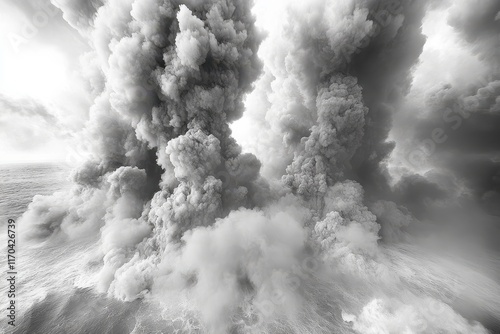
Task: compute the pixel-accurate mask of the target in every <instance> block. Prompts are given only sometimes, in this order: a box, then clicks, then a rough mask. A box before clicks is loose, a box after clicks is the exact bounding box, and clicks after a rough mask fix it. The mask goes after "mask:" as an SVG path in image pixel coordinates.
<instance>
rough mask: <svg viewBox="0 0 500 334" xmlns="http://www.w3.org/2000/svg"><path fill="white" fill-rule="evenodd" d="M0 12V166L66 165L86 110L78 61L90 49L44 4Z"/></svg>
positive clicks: (4, 6)
mask: <svg viewBox="0 0 500 334" xmlns="http://www.w3.org/2000/svg"><path fill="white" fill-rule="evenodd" d="M0 10H1V13H2V19H1V23H0V103H1V104H2V116H0V117H1V120H0V124H1V131H0V136H1V142H2V144H1V147H0V152H1V153H0V155H1V156H2V159H1V162H2V163H9V162H50V161H66V160H67V156H68V154H70V153H71V151H72V150H71V135H69V134H68V133H70V132H72V130H74V129H78V128H79V127H82V122H83V121H84V119H85V113H86V112H85V109H88V106H89V98H88V96H87V93H86V92H85V89H84V87H85V86H84V85H82V82H83V81H82V79H81V74H80V72H81V71H80V66H79V60H78V59H79V57H80V56H81V55H82V54H83V53H84V52H86V51H87V49H88V45H86V43H85V42H84V40H83V39H82V38H81V36H80V35H79V34H78V33H77V32H76V31H75V30H74V29H73V28H71V27H70V26H69V25H68V24H67V22H66V21H64V20H63V18H62V13H61V12H60V10H59V9H57V8H56V7H54V6H53V5H52V4H51V3H50V2H48V1H46V2H44V1H23V2H17V1H2V3H1V4H0ZM70 114H71V115H76V117H75V116H71V117H68V116H69V115H70ZM51 116H53V117H51ZM56 120H57V122H56Z"/></svg>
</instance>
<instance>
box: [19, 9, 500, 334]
mask: <svg viewBox="0 0 500 334" xmlns="http://www.w3.org/2000/svg"><path fill="white" fill-rule="evenodd" d="M58 6H59V7H60V8H61V9H62V10H63V12H64V17H65V18H66V19H67V20H68V22H69V23H70V24H72V25H73V26H74V27H76V28H77V29H79V31H81V33H82V35H84V36H85V37H87V38H88V42H89V44H90V45H91V47H92V51H91V52H90V53H89V54H87V55H85V56H84V57H83V59H82V61H83V62H84V65H85V75H86V76H87V77H88V80H89V83H90V85H91V90H92V92H91V93H92V96H93V98H94V104H93V106H92V108H91V110H90V119H89V121H88V123H87V126H86V130H85V132H86V137H87V138H88V142H87V143H86V144H87V146H88V148H89V150H90V152H91V154H92V157H91V159H90V160H89V161H88V162H86V163H85V164H84V165H83V166H82V167H80V168H79V169H78V170H76V171H75V172H74V174H73V179H74V183H75V186H74V187H73V189H72V190H71V191H70V192H69V193H56V194H54V195H53V196H52V197H36V198H35V199H34V201H33V203H32V204H31V205H30V207H29V210H28V211H27V212H26V213H25V215H24V216H23V221H22V227H23V230H24V234H23V235H24V236H25V237H26V238H29V239H36V240H48V242H51V241H52V242H54V241H56V240H57V241H59V240H64V241H65V242H71V240H74V239H75V238H81V237H82V236H95V235H98V237H99V247H100V254H101V256H100V259H102V261H101V262H100V264H101V269H100V272H99V275H98V276H99V278H98V283H97V284H98V289H99V290H100V291H101V292H105V293H107V294H109V295H110V296H112V297H115V298H118V299H120V300H124V301H133V300H136V299H147V300H156V301H159V302H161V303H162V304H163V305H164V306H165V310H167V311H166V313H171V317H172V319H173V318H175V317H178V316H179V314H190V315H191V316H192V317H193V318H194V319H195V320H194V324H193V323H192V322H190V324H191V325H192V326H195V327H196V326H199V328H202V329H203V330H204V331H205V332H211V333H225V332H230V331H244V330H250V331H252V332H259V333H264V332H273V333H281V332H287V333H324V332H353V331H356V332H360V333H366V332H369V328H375V327H374V326H375V324H374V323H375V322H376V323H377V324H376V326H379V327H376V328H380V330H379V331H376V330H375V331H373V332H374V333H375V332H376V333H378V332H382V333H400V332H404V331H407V332H415V331H419V330H422V329H421V328H422V326H423V325H422V324H425V325H426V326H428V327H426V328H429V329H432V330H433V331H439V330H443V328H445V329H449V327H447V326H451V325H453V326H455V328H456V329H457V331H458V332H477V333H482V332H485V329H484V328H483V327H482V326H481V325H480V324H478V323H476V322H469V321H468V320H466V319H465V318H463V317H462V316H461V315H459V314H458V313H456V312H455V311H454V310H453V309H452V307H450V306H448V304H447V303H445V302H443V301H442V299H441V298H439V297H436V296H439V293H441V292H440V291H439V290H440V289H441V290H443V291H444V290H446V291H449V290H451V288H450V284H451V283H450V281H449V280H446V279H445V277H446V274H443V273H436V274H435V276H434V277H432V278H428V277H424V275H422V276H418V270H419V269H418V268H419V267H418V264H411V265H409V267H410V269H408V270H407V271H405V270H404V263H405V261H408V259H413V258H412V257H411V256H409V255H408V256H407V257H405V256H403V255H401V254H406V253H405V251H404V250H401V251H400V252H396V251H395V252H394V253H391V252H389V251H386V249H385V247H384V246H381V240H380V239H381V237H382V238H383V240H382V242H388V243H390V242H399V241H403V240H406V239H408V238H409V236H408V235H407V232H406V231H404V228H405V227H407V226H408V225H411V224H412V223H413V222H414V221H416V219H414V218H413V217H412V216H411V215H410V213H409V211H408V210H407V209H406V208H404V207H402V206H400V203H395V202H394V201H391V199H394V196H393V194H392V192H391V190H390V189H389V185H388V184H389V179H388V175H387V171H386V167H385V161H386V159H387V158H388V155H389V153H390V152H391V150H392V148H393V146H394V145H393V144H392V143H388V142H387V141H386V140H387V136H388V132H389V129H390V123H391V112H392V110H393V109H394V108H397V106H398V105H399V103H400V102H401V99H402V98H403V97H404V95H405V94H406V92H407V90H408V86H409V81H410V77H409V75H410V68H411V67H412V66H413V65H414V64H415V63H416V61H417V59H418V56H419V54H420V52H421V50H422V46H423V43H424V38H423V36H422V34H421V31H420V26H421V20H422V18H423V16H424V13H425V8H426V4H425V2H415V1H395V2H394V1H383V0H380V1H375V0H373V1H365V0H348V1H344V0H342V1H340V0H338V1H325V0H312V1H309V2H305V3H304V4H290V5H289V6H287V10H286V20H287V22H288V23H287V24H285V25H284V27H283V29H282V31H281V32H280V33H279V36H277V35H274V34H271V35H270V36H268V37H267V39H266V40H265V42H264V44H263V47H264V48H265V50H266V52H267V55H266V56H264V58H263V61H264V66H263V65H262V63H261V61H260V60H259V59H258V57H257V51H258V48H259V44H260V42H261V40H262V36H261V34H259V33H258V31H257V30H256V27H255V25H254V17H253V15H252V14H251V6H252V4H251V3H250V2H249V1H245V0H235V1H228V0H210V1H195V0H192V1H191V0H186V1H177V0H126V1H122V0H108V1H90V2H85V3H81V2H79V1H63V2H61V3H60V4H58ZM259 75H260V78H259ZM257 79H258V80H257ZM254 84H255V85H257V88H256V89H255V90H253V93H252V96H257V97H258V98H257V99H254V100H253V102H251V99H249V103H248V104H249V105H250V106H249V108H248V109H249V112H250V113H253V111H255V113H254V115H255V117H253V116H250V117H251V118H252V119H253V121H252V120H250V121H249V123H248V124H249V125H248V126H250V127H255V128H256V131H255V133H256V134H257V135H258V138H256V146H257V148H256V149H255V150H254V151H255V153H256V154H257V155H258V156H259V158H260V159H261V160H259V159H257V157H256V156H255V155H253V154H250V153H242V149H241V147H240V146H239V145H238V144H237V143H236V141H235V140H234V139H233V138H232V136H231V130H230V127H229V124H230V123H231V122H233V121H235V120H237V119H238V118H240V117H241V116H242V114H243V110H244V104H243V100H244V97H245V95H246V94H248V93H250V92H251V91H252V89H253V88H254V86H253V85H254ZM252 103H253V105H252ZM254 108H257V109H259V108H260V109H261V110H253V109H254ZM263 120H265V121H263ZM258 126H262V129H260V130H257V127H258ZM259 145H260V146H259ZM261 161H262V163H261ZM261 165H262V166H263V171H262V175H264V176H265V177H263V176H261V171H260V170H261ZM378 194H380V198H377V195H378ZM379 223H383V226H382V229H381V225H380V224H379ZM420 266H425V264H424V265H422V264H420ZM464 270H469V269H464ZM480 279H481V280H483V281H486V280H487V279H486V278H485V277H483V276H481V277H480ZM429 281H431V282H437V283H435V284H437V285H439V286H438V288H436V287H434V286H433V289H430V290H432V291H429V293H428V295H427V294H425V293H422V290H423V289H424V288H423V287H428V286H430V285H431V284H430V283H429ZM463 282H464V283H463V284H468V283H470V281H468V280H467V278H464V279H463ZM436 290H437V291H436ZM476 292H477V291H475V290H474V291H472V292H471V294H470V295H471V296H475V295H476ZM375 296H377V298H375ZM430 304H431V305H438V306H439V307H440V310H441V311H443V313H442V314H444V317H445V319H446V321H442V320H441V319H437V318H433V316H434V315H435V314H431V315H430V316H429V314H428V313H427V312H426V305H430ZM450 304H451V303H450ZM491 305H493V306H491ZM487 307H490V309H494V307H496V306H495V305H494V303H493V302H491V303H490V304H487ZM355 314H357V315H355ZM415 319H416V320H415ZM408 321H417V323H415V322H412V323H409V324H408ZM193 328H194V327H193ZM186 330H187V329H186ZM424 330H425V329H424Z"/></svg>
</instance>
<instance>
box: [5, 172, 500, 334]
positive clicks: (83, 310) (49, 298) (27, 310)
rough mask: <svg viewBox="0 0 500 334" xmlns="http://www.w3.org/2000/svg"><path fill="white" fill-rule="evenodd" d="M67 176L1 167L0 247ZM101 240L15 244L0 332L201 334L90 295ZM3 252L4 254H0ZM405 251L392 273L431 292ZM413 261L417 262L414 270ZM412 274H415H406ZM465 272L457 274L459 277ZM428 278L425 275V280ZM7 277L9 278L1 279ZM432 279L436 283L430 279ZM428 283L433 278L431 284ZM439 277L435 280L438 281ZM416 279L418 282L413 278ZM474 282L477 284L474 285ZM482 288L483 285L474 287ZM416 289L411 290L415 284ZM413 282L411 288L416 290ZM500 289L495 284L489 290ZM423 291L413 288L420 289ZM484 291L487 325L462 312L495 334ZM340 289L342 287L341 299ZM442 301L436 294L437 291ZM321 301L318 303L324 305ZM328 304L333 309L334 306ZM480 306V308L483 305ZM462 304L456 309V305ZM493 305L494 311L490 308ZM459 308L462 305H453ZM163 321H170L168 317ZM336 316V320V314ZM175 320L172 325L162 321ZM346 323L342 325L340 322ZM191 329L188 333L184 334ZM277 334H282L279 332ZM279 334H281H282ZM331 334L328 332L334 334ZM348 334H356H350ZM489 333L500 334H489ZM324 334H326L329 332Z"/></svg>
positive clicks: (157, 310) (141, 305)
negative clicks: (10, 300) (12, 227)
mask: <svg viewBox="0 0 500 334" xmlns="http://www.w3.org/2000/svg"><path fill="white" fill-rule="evenodd" d="M69 173H70V170H69V168H66V167H64V166H58V165H47V164H39V165H3V166H1V165H0V217H1V218H0V219H1V222H0V227H1V228H2V233H1V234H0V239H1V240H0V242H1V243H2V244H3V245H5V244H6V233H5V232H6V222H7V219H9V218H13V219H17V218H18V217H20V216H21V215H22V213H23V212H24V211H25V210H26V208H27V206H28V204H29V203H30V202H31V200H32V198H33V196H34V195H37V194H40V195H49V194H51V193H53V192H54V191H58V190H63V189H65V188H66V187H69V182H68V181H67V178H68V176H69ZM97 242H98V240H97V236H96V237H94V238H89V239H83V240H78V241H72V242H68V243H63V244H57V245H54V244H47V243H46V244H23V243H20V242H19V238H18V242H17V245H16V246H17V252H16V257H17V258H16V267H17V268H16V269H17V272H18V275H17V282H16V310H17V317H16V325H17V326H16V327H15V328H12V327H11V326H9V325H8V324H7V320H6V319H7V318H6V314H5V312H2V314H1V318H0V319H1V322H0V333H9V334H10V333H16V334H18V333H19V334H21V333H29V334H32V333H33V334H38V333H39V334H80V333H82V334H87V333H88V334H93V333H98V334H127V333H130V334H142V333H157V334H160V333H163V334H170V333H201V331H199V330H197V329H196V328H197V325H196V324H194V325H193V326H192V324H190V323H189V322H190V319H193V317H191V316H185V317H181V318H182V319H181V318H177V319H174V318H172V317H170V316H169V315H168V314H166V312H168V311H166V310H165V309H164V308H161V307H159V306H158V305H157V304H155V303H154V302H153V301H149V300H146V301H144V300H143V301H136V302H121V301H118V300H115V299H111V298H108V297H107V296H106V295H104V294H100V293H98V292H96V291H95V289H94V288H93V287H94V286H95V282H96V280H97V273H98V271H99V269H100V268H101V265H102V259H101V258H100V257H99V256H98V255H97V254H96V250H97V246H96V245H97V244H98V243H97ZM2 248H3V247H2ZM407 252H408V251H407V250H403V251H402V250H399V249H395V250H392V251H389V252H387V255H388V256H390V257H391V258H392V259H393V260H394V263H395V265H396V267H395V269H394V270H395V271H401V268H403V267H404V268H417V269H414V271H415V272H419V271H420V272H421V275H420V276H421V279H420V280H421V281H425V280H428V282H427V283H425V282H424V283H422V284H421V286H422V287H424V288H425V290H427V291H429V292H431V291H433V290H435V287H433V285H434V283H435V282H436V281H438V280H439V277H447V275H446V274H442V275H441V276H439V275H438V273H439V270H440V268H441V267H443V266H442V265H441V264H438V265H436V266H435V268H434V269H433V268H428V264H429V263H430V262H429V263H427V265H426V266H425V267H422V265H421V263H420V261H416V260H415V259H421V258H422V256H421V255H412V254H407ZM5 254H6V253H3V254H0V268H2V269H1V271H2V273H5V272H6V268H7V264H6V256H5ZM412 261H414V262H415V263H413V262H412ZM408 270H409V271H412V269H408ZM458 272H460V271H458ZM422 273H423V274H426V275H422ZM3 275H5V274H3ZM433 275H434V276H433ZM427 276H428V278H427ZM436 277H437V278H436ZM412 280H413V278H412ZM472 281H476V280H472ZM1 282H2V283H1V284H0V295H1V296H2V297H1V298H0V301H1V304H2V309H4V305H6V303H7V298H6V297H5V296H6V294H7V286H6V284H5V278H4V277H2V278H1ZM477 282H480V281H479V280H477ZM483 282H488V281H483ZM411 284H414V283H411ZM411 284H410V283H408V285H411ZM491 284H492V285H491V286H493V287H496V285H495V284H494V282H492V283H491ZM418 289H419V287H417V288H415V289H413V290H418ZM477 290H479V291H483V292H484V293H483V295H484V296H483V297H481V300H482V301H485V300H488V299H491V300H490V302H489V303H488V304H487V305H486V304H485V305H483V306H484V307H485V308H488V307H490V308H491V309H492V310H493V311H491V312H483V313H486V314H489V315H488V317H490V319H488V318H485V317H481V316H473V313H474V312H472V311H473V310H466V311H465V312H464V313H469V314H471V319H472V318H475V319H477V320H480V321H482V322H483V324H485V325H487V324H488V323H489V325H491V326H489V327H490V328H493V327H498V321H499V319H498V317H497V316H496V315H495V314H496V310H498V309H500V307H499V306H498V305H497V304H498V303H500V300H496V297H494V296H499V295H500V294H499V293H492V294H491V298H488V293H489V292H492V291H493V290H494V289H493V288H491V287H490V286H485V287H484V288H481V287H478V288H477ZM341 291H343V288H342V287H340V288H339V294H341V293H340V292H341ZM432 294H434V295H439V291H438V292H435V291H434V292H432ZM320 297H321V296H319V297H318V298H320ZM329 302H334V303H335V300H333V301H329ZM480 303H481V302H478V304H480ZM456 304H458V303H456ZM490 305H493V306H490ZM454 307H457V308H459V305H454ZM163 315H165V316H163ZM332 316H333V315H332ZM163 318H165V319H170V320H164V319H163ZM338 321H340V322H342V320H338ZM186 328H189V329H186ZM278 332H279V333H284V332H282V331H278ZM278 332H277V333H278ZM329 332H330V331H328V333H329ZM343 332H351V331H350V330H348V329H347V328H346V330H345V331H343ZM491 332H492V333H497V331H495V330H491ZM325 333H326V332H325Z"/></svg>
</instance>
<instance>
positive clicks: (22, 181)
mask: <svg viewBox="0 0 500 334" xmlns="http://www.w3.org/2000/svg"><path fill="white" fill-rule="evenodd" d="M70 172H71V169H70V168H69V167H67V166H65V165H57V164H11V165H0V228H1V229H2V232H1V234H0V242H1V243H2V245H6V244H7V240H6V239H7V237H6V235H7V220H8V219H14V220H16V224H18V223H19V217H20V216H21V215H22V214H23V212H25V211H26V209H27V208H28V205H29V203H30V202H31V201H32V199H33V196H35V195H50V194H52V193H54V192H56V191H64V190H67V189H69V187H70V182H69V176H70ZM96 244H97V240H95V239H85V240H79V241H74V242H67V243H64V244H59V245H48V244H32V243H23V242H22V241H21V240H19V236H18V235H17V236H16V253H15V256H16V264H15V265H16V271H17V276H16V292H15V294H16V297H15V306H16V320H15V324H16V326H15V327H12V326H10V325H8V323H7V321H8V319H7V317H6V311H0V313H1V314H0V316H1V317H0V319H1V320H0V333H9V334H10V333H16V334H21V333H27V334H79V333H83V334H87V333H88V334H93V333H96V334H105V333H110V334H125V333H173V332H174V330H171V329H168V326H165V324H164V323H163V324H159V323H158V320H156V319H155V318H158V316H157V315H158V313H157V312H156V310H155V311H154V310H153V309H152V306H150V305H147V303H144V302H132V303H124V302H121V301H117V300H113V299H111V298H108V297H107V296H106V295H105V294H100V293H98V292H96V291H95V289H94V288H93V286H94V285H95V284H94V282H95V278H96V276H97V273H98V268H99V262H98V260H96V261H94V262H92V259H91V258H90V257H91V256H93V255H94V254H95V252H96ZM2 249H6V248H5V247H3V246H2ZM0 268H1V272H2V277H1V282H2V283H1V284H0V296H1V297H0V301H1V309H2V310H4V309H5V307H4V306H6V305H7V303H8V302H10V299H8V298H7V292H8V287H7V284H6V278H5V277H4V276H6V275H7V274H6V272H7V253H6V252H2V254H0ZM160 328H162V329H160Z"/></svg>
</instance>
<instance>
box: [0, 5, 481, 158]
mask: <svg viewBox="0 0 500 334" xmlns="http://www.w3.org/2000/svg"><path fill="white" fill-rule="evenodd" d="M280 3H281V4H280ZM282 3H286V1H285V0H281V1H273V2H272V3H269V2H266V1H257V2H256V5H255V7H254V9H253V12H254V13H255V14H256V17H257V22H256V24H257V26H259V27H260V28H262V29H263V30H266V31H272V30H273V29H274V30H276V29H277V27H279V26H280V18H279V17H283V15H282V13H281V7H282ZM0 9H1V13H2V20H1V22H0V52H1V53H0V57H1V58H0V96H1V98H2V101H10V102H13V103H14V104H16V103H15V101H17V102H19V103H18V104H23V103H22V102H20V100H24V101H26V100H29V101H31V103H32V104H36V105H39V107H40V108H39V109H38V110H39V111H36V110H25V112H24V113H22V114H21V113H20V112H19V110H15V109H16V108H11V107H9V105H10V104H11V103H8V102H3V103H5V104H4V106H3V107H4V108H3V109H4V111H3V113H2V115H3V117H2V119H1V120H0V129H1V131H0V136H2V138H1V142H2V145H1V147H0V155H1V156H2V160H1V162H3V163H9V162H42V161H68V162H69V163H70V164H73V163H75V162H80V161H81V160H82V158H81V156H84V155H85V153H84V150H80V149H78V150H77V149H75V142H74V141H73V139H74V138H73V137H74V134H71V135H69V134H68V133H72V132H74V131H72V130H77V131H78V130H79V129H81V128H82V127H83V125H84V122H85V119H86V117H87V113H88V112H87V110H88V108H89V107H90V100H91V97H90V96H89V94H88V90H87V89H86V86H87V85H86V83H85V79H83V77H82V76H83V75H84V74H82V66H81V64H80V61H79V57H80V56H82V55H83V54H85V52H88V51H89V46H88V44H87V43H86V41H85V39H84V38H82V37H81V35H80V34H79V33H78V32H77V31H76V29H74V28H73V27H71V26H70V25H69V24H68V23H67V22H66V21H65V20H64V19H63V18H62V12H61V10H60V9H58V8H57V7H55V6H54V5H52V4H51V3H50V2H49V1H42V0H30V1H23V2H18V1H14V0H7V1H3V2H2V3H1V4H0ZM440 16H442V10H436V11H435V12H434V13H432V14H429V15H428V19H426V20H425V22H424V34H428V35H429V36H432V38H430V39H429V40H428V42H427V44H426V46H425V48H426V51H428V53H429V54H430V53H432V52H434V53H443V52H445V51H444V50H445V44H444V43H447V44H448V45H447V47H451V48H453V47H456V45H454V43H456V41H454V40H453V39H450V36H452V35H453V33H452V32H450V28H449V26H447V24H446V22H444V21H443V20H436V19H435V18H436V17H440ZM281 19H282V18H281ZM263 49H264V50H263ZM262 52H265V48H261V53H262ZM422 58H423V59H425V58H426V54H425V53H424V55H422ZM457 59H460V62H463V60H464V57H462V55H461V54H460V55H457ZM470 62H471V64H469V62H468V66H470V69H471V70H477V68H478V67H479V65H477V64H476V65H475V64H473V60H471V61H470ZM429 63H430V62H429ZM441 65H444V66H450V65H453V64H451V63H450V62H448V61H443V63H442V64H440V66H441ZM455 65H456V64H455ZM474 66H476V67H475V68H474ZM429 67H432V66H431V65H429V64H427V63H425V61H424V65H422V66H421V68H420V67H419V69H418V70H417V73H425V71H430V70H429ZM451 72H453V70H452V69H450V70H449V71H447V72H444V71H443V72H440V73H443V74H442V75H448V76H449V75H452V73H451ZM417 77H418V74H417ZM426 77H427V76H425V75H424V76H423V78H424V79H422V80H425V78H426ZM443 79H445V78H443ZM69 101H71V103H67V102H69ZM68 105H71V107H69V106H68ZM28 109H30V108H28ZM31 109H32V108H31ZM40 110H44V111H46V112H47V113H48V114H49V115H55V116H56V117H57V118H58V119H59V120H62V123H61V124H57V125H56V124H50V125H48V124H47V122H49V121H48V120H47V119H46V118H45V117H44V115H43V114H41V112H40ZM31 111H33V114H29V112H31ZM49 123H51V122H49ZM233 127H234V129H235V131H234V132H235V137H236V139H237V140H238V141H239V142H241V143H243V144H245V142H248V141H249V140H251V138H252V136H251V133H249V131H250V130H249V129H250V128H249V127H248V126H246V125H245V120H244V119H243V120H240V121H239V122H237V123H236V124H235V125H234V126H233ZM243 146H245V145H243Z"/></svg>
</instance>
